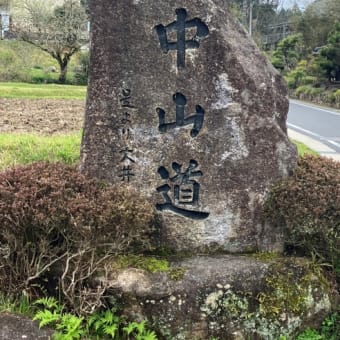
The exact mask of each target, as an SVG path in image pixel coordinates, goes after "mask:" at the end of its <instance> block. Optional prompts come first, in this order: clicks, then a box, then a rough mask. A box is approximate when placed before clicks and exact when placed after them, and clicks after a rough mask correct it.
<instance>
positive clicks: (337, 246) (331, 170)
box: [265, 155, 340, 269]
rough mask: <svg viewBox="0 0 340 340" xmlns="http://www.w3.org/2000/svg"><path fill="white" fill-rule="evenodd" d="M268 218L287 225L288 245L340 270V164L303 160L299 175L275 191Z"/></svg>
mask: <svg viewBox="0 0 340 340" xmlns="http://www.w3.org/2000/svg"><path fill="white" fill-rule="evenodd" d="M265 214H266V217H267V218H269V219H270V220H271V222H272V223H274V224H275V223H276V224H284V226H285V227H286V230H287V243H288V244H290V245H293V246H296V247H299V248H300V249H302V250H304V251H305V252H307V253H310V252H314V253H315V254H317V255H318V256H319V257H321V258H323V259H324V260H327V261H329V262H330V263H332V264H333V265H334V267H335V268H338V269H340V162H336V161H334V160H331V159H327V158H325V157H317V156H310V155H308V156H304V157H301V158H300V159H299V161H298V165H297V168H296V171H295V174H294V175H293V176H292V177H290V178H287V179H285V180H283V181H281V182H280V183H278V184H276V185H275V186H274V187H273V188H272V189H271V192H270V195H269V199H268V201H267V204H266V207H265Z"/></svg>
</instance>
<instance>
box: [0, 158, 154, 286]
mask: <svg viewBox="0 0 340 340" xmlns="http://www.w3.org/2000/svg"><path fill="white" fill-rule="evenodd" d="M153 218H154V215H153V207H152V206H151V205H150V204H149V203H148V202H146V201H145V200H142V199H141V198H140V197H138V195H137V194H136V193H133V192H131V191H128V190H122V189H119V188H115V187H112V186H109V185H105V184H103V183H100V182H98V181H96V180H94V179H87V178H86V177H85V176H83V175H82V174H80V173H79V172H78V171H77V169H76V168H74V167H71V166H67V165H64V164H49V163H35V164H32V165H28V166H21V167H17V168H14V169H10V170H7V171H5V172H2V173H0V286H1V289H2V290H3V291H8V292H13V291H18V290H22V289H26V290H27V289H29V287H33V286H34V285H36V284H38V285H41V283H42V281H44V280H50V282H52V281H58V276H57V275H56V273H55V271H56V269H55V268H56V267H58V270H57V271H58V272H59V275H61V274H62V273H64V272H65V266H66V261H67V259H68V264H67V265H68V266H69V267H70V268H71V267H72V266H71V265H72V264H73V268H75V267H76V266H80V265H79V263H80V262H79V263H76V261H75V260H76V259H77V261H78V260H79V261H80V259H81V261H83V262H84V261H85V262H84V263H85V264H86V261H88V263H89V264H88V265H87V267H89V266H90V262H91V261H92V262H91V263H92V265H94V264H95V263H99V262H100V258H101V256H107V255H108V254H112V255H115V254H118V253H126V252H128V251H130V252H133V251H136V250H139V251H140V250H148V249H150V248H151V247H152V245H151V243H150V234H151V231H152V230H151V227H152V223H153ZM77 254H78V255H79V256H78V255H77ZM72 256H74V257H72ZM70 259H72V261H73V260H74V261H73V262H72V261H71V260H70ZM56 264H58V266H56ZM84 268H85V267H84ZM68 274H71V273H66V274H65V276H64V278H65V277H67V275H68ZM53 275H54V276H53Z"/></svg>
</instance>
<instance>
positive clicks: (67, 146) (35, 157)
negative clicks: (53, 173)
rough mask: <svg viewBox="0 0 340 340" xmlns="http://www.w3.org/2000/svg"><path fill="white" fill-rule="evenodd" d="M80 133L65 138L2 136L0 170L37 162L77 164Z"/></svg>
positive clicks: (28, 135) (0, 137)
mask: <svg viewBox="0 0 340 340" xmlns="http://www.w3.org/2000/svg"><path fill="white" fill-rule="evenodd" d="M80 139H81V138H80V133H78V134H73V135H63V136H61V135H60V136H36V135H31V134H20V135H19V134H0V170H4V169H6V168H8V167H13V166H16V165H24V164H29V163H33V162H37V161H48V162H63V163H67V164H75V163H77V162H78V161H79V153H80V152H79V150H80Z"/></svg>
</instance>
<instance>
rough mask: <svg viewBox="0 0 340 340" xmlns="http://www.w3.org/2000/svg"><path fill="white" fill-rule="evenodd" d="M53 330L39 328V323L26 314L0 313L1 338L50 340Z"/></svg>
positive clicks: (8, 339) (3, 339)
mask: <svg viewBox="0 0 340 340" xmlns="http://www.w3.org/2000/svg"><path fill="white" fill-rule="evenodd" d="M52 334H53V331H52V330H51V329H49V328H44V329H39V326H38V323H37V322H34V321H32V320H30V319H28V318H26V317H24V316H20V315H14V314H7V313H0V340H22V339H26V340H38V339H40V340H50V339H52Z"/></svg>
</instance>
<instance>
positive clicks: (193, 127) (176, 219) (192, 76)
mask: <svg viewBox="0 0 340 340" xmlns="http://www.w3.org/2000/svg"><path fill="white" fill-rule="evenodd" d="M90 10H91V20H92V24H91V27H92V51H91V67H90V83H89V88H88V98H87V108H86V117H85V125H84V137H83V142H82V152H81V169H82V171H83V172H85V173H87V174H90V175H91V176H96V177H99V178H102V179H106V180H108V181H110V182H113V183H116V184H119V185H122V186H126V187H129V186H130V187H134V188H136V189H137V190H139V191H140V192H141V193H142V194H143V195H144V196H145V197H146V198H147V199H149V200H151V201H152V202H153V203H154V205H155V208H157V210H158V211H159V214H160V215H161V217H162V219H163V222H164V223H163V229H162V240H163V244H164V245H165V246H167V247H170V248H174V249H176V250H183V249H197V250H206V249H208V250H211V249H223V250H225V251H229V252H245V251H247V252H248V251H254V250H257V249H266V250H268V249H276V250H278V249H279V248H280V246H281V240H280V230H277V229H273V228H271V226H269V225H268V226H266V228H264V227H263V226H262V225H261V221H260V217H259V215H260V209H261V206H262V203H263V200H264V196H265V194H266V192H267V189H268V187H269V185H270V184H271V183H272V182H274V181H276V180H278V179H280V178H282V177H284V176H287V175H289V173H290V172H291V171H292V169H293V168H294V165H295V161H296V151H295V147H294V146H293V145H292V144H291V143H290V142H289V140H288V138H287V134H286V125H285V120H286V115H287V110H288V100H287V92H286V88H285V86H284V84H283V81H282V79H281V76H280V75H279V74H278V73H277V72H276V71H275V70H274V68H273V67H272V66H271V65H270V63H269V62H268V61H267V60H266V58H265V57H264V56H263V55H262V54H261V52H260V51H259V50H258V48H257V47H256V45H255V44H254V42H253V41H252V40H251V39H249V37H248V35H247V33H246V32H245V30H244V29H243V28H242V27H241V26H240V24H239V23H238V22H237V20H236V19H235V18H233V17H232V15H231V14H230V11H229V10H228V6H227V3H226V1H222V0H209V1H203V0H197V1H189V0H180V1H179V0H169V1H163V0H138V1H137V0H117V1H111V0H100V1H99V0H98V1H92V2H91V3H90Z"/></svg>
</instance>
